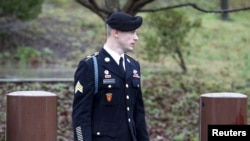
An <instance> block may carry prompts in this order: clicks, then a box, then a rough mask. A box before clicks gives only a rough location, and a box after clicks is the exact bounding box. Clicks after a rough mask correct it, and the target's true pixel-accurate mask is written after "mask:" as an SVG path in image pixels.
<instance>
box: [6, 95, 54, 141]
mask: <svg viewBox="0 0 250 141" xmlns="http://www.w3.org/2000/svg"><path fill="white" fill-rule="evenodd" d="M6 127H7V130H6V141H56V139H57V96H56V95H55V94H53V93H50V92H45V91H17V92H12V93H9V94H7V126H6Z"/></svg>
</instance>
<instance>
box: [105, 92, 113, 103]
mask: <svg viewBox="0 0 250 141" xmlns="http://www.w3.org/2000/svg"><path fill="white" fill-rule="evenodd" d="M106 99H107V101H108V102H110V101H111V100H112V93H106Z"/></svg>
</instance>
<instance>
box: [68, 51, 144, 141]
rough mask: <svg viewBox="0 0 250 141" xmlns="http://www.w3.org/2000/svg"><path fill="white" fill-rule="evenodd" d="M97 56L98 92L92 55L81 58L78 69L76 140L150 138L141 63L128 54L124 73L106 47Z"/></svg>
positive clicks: (124, 140)
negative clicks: (145, 110)
mask: <svg viewBox="0 0 250 141" xmlns="http://www.w3.org/2000/svg"><path fill="white" fill-rule="evenodd" d="M96 57H97V62H98V78H99V81H98V93H96V94H94V89H95V84H94V66H93V58H92V57H88V58H85V59H83V60H82V61H80V63H79V65H78V68H77V70H76V72H75V76H74V87H75V94H74V100H73V113H72V120H73V127H74V139H75V141H149V136H148V132H147V129H146V122H145V112H144V105H143V99H142V93H141V74H140V66H139V63H138V62H137V61H135V60H134V59H133V58H131V57H129V56H128V55H125V58H124V61H125V66H126V67H125V68H126V74H124V73H122V71H121V70H120V68H119V67H118V65H117V63H116V62H115V61H114V59H113V58H112V57H111V56H110V55H109V54H108V53H107V52H106V51H105V50H104V49H101V51H100V52H99V54H98V55H96Z"/></svg>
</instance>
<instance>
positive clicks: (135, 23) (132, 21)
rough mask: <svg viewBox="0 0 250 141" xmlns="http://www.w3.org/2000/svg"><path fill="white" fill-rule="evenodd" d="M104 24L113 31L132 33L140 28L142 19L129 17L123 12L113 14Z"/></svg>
mask: <svg viewBox="0 0 250 141" xmlns="http://www.w3.org/2000/svg"><path fill="white" fill-rule="evenodd" d="M106 23H107V24H108V25H109V26H110V27H111V28H113V29H117V30H120V31H133V30H136V29H137V28H139V27H140V26H141V24H142V17H140V16H131V15H129V14H127V13H124V12H115V13H113V14H112V15H111V16H110V17H109V18H108V19H107V21H106Z"/></svg>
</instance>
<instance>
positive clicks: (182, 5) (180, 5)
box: [138, 3, 250, 13]
mask: <svg viewBox="0 0 250 141" xmlns="http://www.w3.org/2000/svg"><path fill="white" fill-rule="evenodd" d="M184 6H191V7H193V8H194V9H197V10H199V11H201V12H205V13H230V12H238V11H243V10H250V6H249V7H244V8H238V9H230V10H206V9H202V8H200V7H199V6H197V5H196V4H195V3H185V4H177V5H173V6H167V7H162V8H157V9H142V10H139V11H138V12H157V11H163V10H169V9H174V8H180V7H184Z"/></svg>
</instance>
